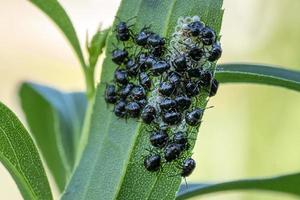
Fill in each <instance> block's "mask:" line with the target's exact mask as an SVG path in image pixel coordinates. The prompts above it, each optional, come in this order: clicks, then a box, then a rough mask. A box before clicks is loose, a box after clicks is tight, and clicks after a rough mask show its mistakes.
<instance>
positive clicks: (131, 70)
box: [126, 59, 139, 77]
mask: <svg viewBox="0 0 300 200" xmlns="http://www.w3.org/2000/svg"><path fill="white" fill-rule="evenodd" d="M126 70H127V73H128V75H129V76H131V77H135V76H137V74H138V73H139V65H138V64H137V63H136V62H135V61H134V60H132V59H130V60H128V61H127V63H126Z"/></svg>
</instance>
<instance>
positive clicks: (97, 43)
mask: <svg viewBox="0 0 300 200" xmlns="http://www.w3.org/2000/svg"><path fill="white" fill-rule="evenodd" d="M109 31H110V29H105V30H98V31H97V33H96V34H95V35H94V36H93V38H92V40H91V42H90V44H88V46H87V49H88V52H89V55H90V57H89V64H90V65H89V67H90V68H94V67H95V65H96V64H97V61H98V57H99V56H100V54H101V53H102V52H103V47H104V46H105V42H106V39H107V35H108V33H109Z"/></svg>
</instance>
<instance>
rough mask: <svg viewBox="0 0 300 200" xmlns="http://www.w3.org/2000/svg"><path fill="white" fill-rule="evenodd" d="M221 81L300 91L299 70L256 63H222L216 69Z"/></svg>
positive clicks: (217, 76)
mask: <svg viewBox="0 0 300 200" xmlns="http://www.w3.org/2000/svg"><path fill="white" fill-rule="evenodd" d="M216 78H217V79H218V80H219V81H220V82H221V83H259V84H267V85H274V86H280V87H285V88H288V89H292V90H296V91H300V72H299V71H293V70H288V69H283V68H276V67H272V66H266V65H257V64H242V63H240V64H223V65H219V66H218V67H217V70H216Z"/></svg>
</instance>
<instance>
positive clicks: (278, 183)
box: [176, 173, 300, 200]
mask: <svg viewBox="0 0 300 200" xmlns="http://www.w3.org/2000/svg"><path fill="white" fill-rule="evenodd" d="M299 185H300V173H294V174H288V175H282V176H277V177H271V178H260V179H245V180H237V181H230V182H224V183H217V184H203V185H199V186H194V187H193V188H192V189H191V190H187V191H184V190H183V191H182V192H180V193H179V194H178V196H177V198H176V199H178V200H181V199H188V198H190V197H195V196H200V195H204V194H209V193H215V192H223V191H233V190H266V191H273V192H283V193H288V194H292V195H297V196H300V186H299Z"/></svg>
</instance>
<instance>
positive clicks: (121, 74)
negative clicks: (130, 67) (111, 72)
mask: <svg viewBox="0 0 300 200" xmlns="http://www.w3.org/2000/svg"><path fill="white" fill-rule="evenodd" d="M115 81H116V82H117V83H119V84H122V85H125V84H127V83H128V74H127V71H125V70H123V69H117V70H116V71H115Z"/></svg>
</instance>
